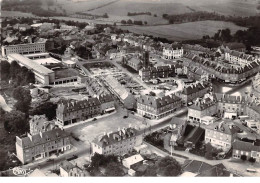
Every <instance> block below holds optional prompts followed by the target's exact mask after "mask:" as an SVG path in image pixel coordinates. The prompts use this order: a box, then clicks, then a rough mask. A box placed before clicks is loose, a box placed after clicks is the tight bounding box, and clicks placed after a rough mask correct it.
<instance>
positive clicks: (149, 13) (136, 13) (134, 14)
mask: <svg viewBox="0 0 260 183" xmlns="http://www.w3.org/2000/svg"><path fill="white" fill-rule="evenodd" d="M137 15H150V16H151V15H152V13H151V12H134V13H131V12H128V13H127V16H137Z"/></svg>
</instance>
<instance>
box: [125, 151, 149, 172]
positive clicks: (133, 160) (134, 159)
mask: <svg viewBox="0 0 260 183" xmlns="http://www.w3.org/2000/svg"><path fill="white" fill-rule="evenodd" d="M143 161H144V158H143V157H142V156H141V155H140V154H136V155H133V156H130V157H128V158H125V159H123V160H122V164H123V165H124V167H126V168H128V169H131V168H132V166H133V165H136V164H142V163H143Z"/></svg>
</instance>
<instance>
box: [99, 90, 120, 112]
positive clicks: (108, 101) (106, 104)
mask: <svg viewBox="0 0 260 183" xmlns="http://www.w3.org/2000/svg"><path fill="white" fill-rule="evenodd" d="M98 100H99V101H100V103H101V113H106V112H110V111H114V110H115V109H116V108H115V101H114V98H113V97H112V95H110V94H106V95H99V96H98Z"/></svg>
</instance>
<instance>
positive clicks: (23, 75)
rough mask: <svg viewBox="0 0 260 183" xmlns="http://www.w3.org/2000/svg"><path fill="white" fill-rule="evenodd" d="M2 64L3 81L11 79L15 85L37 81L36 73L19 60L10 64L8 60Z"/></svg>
mask: <svg viewBox="0 0 260 183" xmlns="http://www.w3.org/2000/svg"><path fill="white" fill-rule="evenodd" d="M0 64H1V65H0V66H1V80H2V81H8V80H10V79H11V80H12V81H13V83H14V85H15V87H16V86H23V85H27V84H29V83H35V75H34V73H33V72H32V71H31V70H28V69H27V68H26V67H21V66H20V65H19V64H18V63H17V62H15V61H13V62H12V63H11V64H10V63H9V62H7V61H2V62H1V63H0Z"/></svg>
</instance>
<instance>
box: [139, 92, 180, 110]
mask: <svg viewBox="0 0 260 183" xmlns="http://www.w3.org/2000/svg"><path fill="white" fill-rule="evenodd" d="M180 100H181V98H179V97H177V96H176V95H173V94H172V95H166V96H164V97H161V98H158V97H155V96H148V95H141V96H140V97H139V98H138V99H137V102H138V103H140V104H143V105H147V106H151V107H153V108H160V107H163V106H166V105H169V104H171V103H174V102H176V101H180Z"/></svg>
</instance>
